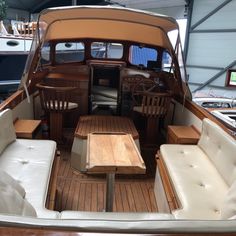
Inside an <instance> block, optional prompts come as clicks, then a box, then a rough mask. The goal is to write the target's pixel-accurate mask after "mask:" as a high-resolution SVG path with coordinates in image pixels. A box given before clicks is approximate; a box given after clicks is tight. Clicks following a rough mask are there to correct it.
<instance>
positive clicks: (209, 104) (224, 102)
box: [193, 97, 236, 108]
mask: <svg viewBox="0 0 236 236" xmlns="http://www.w3.org/2000/svg"><path fill="white" fill-rule="evenodd" d="M193 101H194V102H195V103H197V104H198V105H199V106H202V107H204V108H233V107H236V100H235V99H230V98H214V97H201V98H193Z"/></svg>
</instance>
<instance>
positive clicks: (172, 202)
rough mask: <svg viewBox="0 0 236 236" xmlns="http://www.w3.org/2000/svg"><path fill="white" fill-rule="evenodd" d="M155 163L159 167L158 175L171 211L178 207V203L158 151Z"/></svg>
mask: <svg viewBox="0 0 236 236" xmlns="http://www.w3.org/2000/svg"><path fill="white" fill-rule="evenodd" d="M157 165H158V168H159V171H160V175H161V179H162V183H163V187H164V190H165V193H166V197H167V202H168V204H169V208H170V210H171V211H173V210H175V209H178V208H179V204H178V201H177V198H176V196H175V192H174V190H173V187H172V184H171V181H170V178H169V175H168V172H167V170H166V168H165V164H164V163H163V159H162V157H161V154H160V153H158V159H157Z"/></svg>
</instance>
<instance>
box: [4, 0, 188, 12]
mask: <svg viewBox="0 0 236 236" xmlns="http://www.w3.org/2000/svg"><path fill="white" fill-rule="evenodd" d="M6 2H7V5H8V7H9V8H14V9H19V10H26V11H28V12H30V13H36V12H39V11H41V10H43V9H44V8H48V7H57V6H68V5H72V3H75V2H77V5H110V4H116V5H120V6H124V7H130V8H136V9H143V10H145V9H150V8H165V7H175V6H183V5H185V4H186V0H77V1H76V0H41V1H39V0H18V1H16V0H6Z"/></svg>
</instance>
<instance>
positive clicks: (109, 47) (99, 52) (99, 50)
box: [91, 42, 123, 59]
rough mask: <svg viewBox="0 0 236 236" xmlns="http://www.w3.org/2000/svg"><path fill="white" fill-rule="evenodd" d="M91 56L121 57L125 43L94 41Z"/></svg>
mask: <svg viewBox="0 0 236 236" xmlns="http://www.w3.org/2000/svg"><path fill="white" fill-rule="evenodd" d="M91 56H92V57H93V58H105V59H109V58H110V59H121V58H122V56H123V45H122V44H120V43H106V42H93V43H92V44H91Z"/></svg>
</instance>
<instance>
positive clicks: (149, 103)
mask: <svg viewBox="0 0 236 236" xmlns="http://www.w3.org/2000/svg"><path fill="white" fill-rule="evenodd" d="M170 101H171V95H170V94H169V93H154V92H144V93H142V104H141V109H140V113H142V114H143V115H144V116H148V117H149V116H152V117H164V116H165V115H166V114H167V112H168V110H169V106H170Z"/></svg>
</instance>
